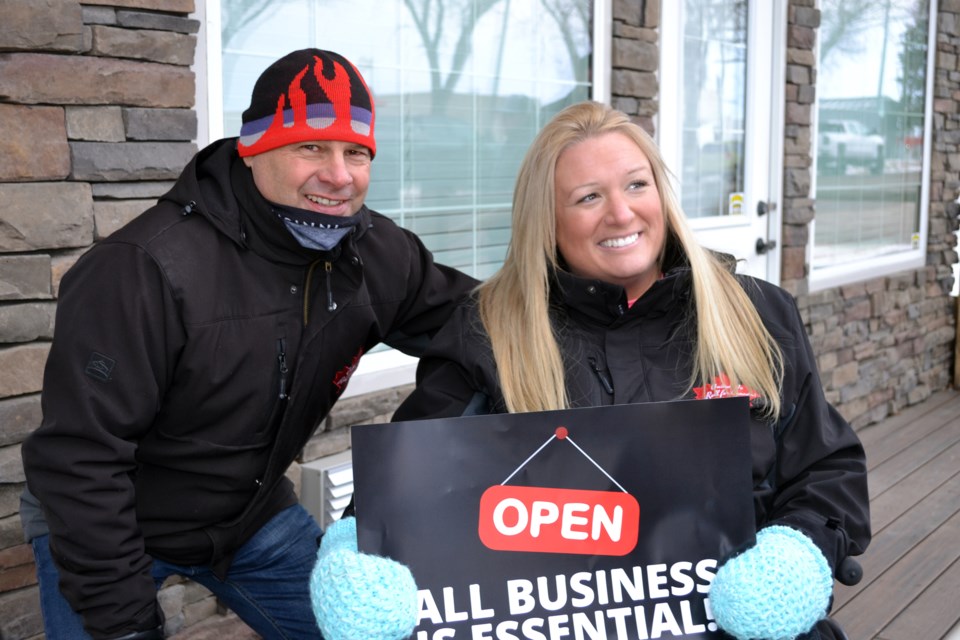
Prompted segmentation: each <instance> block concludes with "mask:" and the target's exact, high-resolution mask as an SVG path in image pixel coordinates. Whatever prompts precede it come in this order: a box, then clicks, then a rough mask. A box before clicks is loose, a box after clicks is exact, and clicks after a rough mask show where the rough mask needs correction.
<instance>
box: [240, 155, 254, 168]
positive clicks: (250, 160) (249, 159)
mask: <svg viewBox="0 0 960 640" xmlns="http://www.w3.org/2000/svg"><path fill="white" fill-rule="evenodd" d="M242 160H243V164H245V165H247V167H248V168H250V169H252V168H253V156H244V157H243V158H242Z"/></svg>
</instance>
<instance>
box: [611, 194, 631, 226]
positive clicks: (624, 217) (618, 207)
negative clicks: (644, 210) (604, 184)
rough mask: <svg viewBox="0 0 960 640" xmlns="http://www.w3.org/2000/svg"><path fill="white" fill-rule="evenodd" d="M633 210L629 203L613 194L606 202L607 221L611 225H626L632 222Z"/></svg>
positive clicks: (619, 195)
mask: <svg viewBox="0 0 960 640" xmlns="http://www.w3.org/2000/svg"><path fill="white" fill-rule="evenodd" d="M633 217H634V214H633V209H631V208H630V203H629V202H628V201H627V199H626V198H625V197H624V196H623V195H622V194H619V193H615V194H613V195H611V196H610V198H609V199H608V200H607V219H608V220H609V221H610V223H611V224H626V223H628V222H630V221H631V220H633Z"/></svg>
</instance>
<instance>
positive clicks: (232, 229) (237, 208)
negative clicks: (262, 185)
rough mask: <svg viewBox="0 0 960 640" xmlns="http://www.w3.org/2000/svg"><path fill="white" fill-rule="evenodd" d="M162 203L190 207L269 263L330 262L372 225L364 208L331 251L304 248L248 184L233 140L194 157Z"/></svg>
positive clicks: (213, 145)
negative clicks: (357, 220)
mask: <svg viewBox="0 0 960 640" xmlns="http://www.w3.org/2000/svg"><path fill="white" fill-rule="evenodd" d="M161 199H163V200H170V201H173V202H175V203H176V204H178V205H179V206H181V207H184V208H185V209H187V207H188V205H189V204H190V203H194V204H193V206H192V207H189V210H190V211H193V212H195V213H197V214H199V215H202V216H203V217H204V218H206V219H207V220H208V221H209V222H210V223H211V224H213V225H214V226H215V227H216V228H217V229H218V230H219V231H220V232H221V233H223V234H224V235H226V236H227V237H229V238H230V239H231V240H233V241H234V242H236V243H237V244H238V245H240V246H242V247H244V248H248V249H251V250H253V251H254V252H256V253H257V254H258V255H261V256H263V257H264V258H266V259H267V260H270V261H272V262H280V263H284V264H293V265H305V264H309V263H311V262H313V261H316V260H321V259H328V260H335V259H336V258H337V257H338V256H339V255H340V253H341V252H340V248H341V247H343V246H345V245H347V244H349V245H351V250H355V248H353V247H352V245H353V244H354V243H355V242H356V241H357V240H359V238H360V237H361V236H363V234H365V233H366V231H367V229H368V228H369V227H370V226H371V224H372V215H371V213H370V210H369V209H367V207H366V205H364V206H363V207H361V209H360V212H359V213H360V216H361V221H360V224H359V225H358V226H357V228H356V230H355V231H354V233H352V234H351V235H350V237H348V238H345V239H344V240H343V242H342V243H341V245H339V246H338V247H337V248H335V249H334V250H333V251H329V252H325V251H316V250H312V249H306V248H304V247H302V246H300V244H299V243H298V242H297V241H296V240H295V239H294V238H293V236H292V235H291V234H290V232H289V231H287V229H286V228H285V227H284V225H283V222H282V221H281V220H280V219H279V218H278V217H277V216H276V215H274V214H273V211H272V207H271V205H270V203H269V202H267V200H266V199H265V198H264V197H263V196H262V195H261V194H260V191H259V190H258V189H257V187H256V185H255V184H254V182H253V174H252V173H251V172H250V169H249V168H248V167H247V166H246V165H245V164H244V163H243V160H242V159H241V158H240V156H239V155H238V154H237V139H236V138H225V139H223V140H218V141H216V142H213V143H211V144H210V145H209V146H207V147H205V148H204V149H202V150H201V151H200V152H199V153H197V154H196V155H195V156H194V157H193V159H192V160H191V161H190V163H189V164H188V165H187V167H186V168H185V169H184V171H183V173H181V175H180V177H179V178H178V180H177V183H176V184H175V185H174V186H173V188H172V189H171V190H170V191H169V192H168V193H167V194H165V195H164V196H163V197H162V198H161Z"/></svg>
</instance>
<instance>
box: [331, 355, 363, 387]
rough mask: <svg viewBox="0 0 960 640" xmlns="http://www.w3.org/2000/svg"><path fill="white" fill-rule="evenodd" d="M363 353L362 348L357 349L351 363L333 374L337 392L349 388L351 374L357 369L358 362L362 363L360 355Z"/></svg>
mask: <svg viewBox="0 0 960 640" xmlns="http://www.w3.org/2000/svg"><path fill="white" fill-rule="evenodd" d="M362 355H363V349H360V350H359V351H357V355H355V356H353V360H352V361H351V362H350V364H348V365H347V366H345V367H344V368H343V369H340V371H337V373H336V375H334V376H333V386H335V387H336V388H337V393H343V390H344V389H346V388H347V383H348V382H350V376H352V375H353V372H354V371H356V370H357V364H359V363H360V356H362Z"/></svg>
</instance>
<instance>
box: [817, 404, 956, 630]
mask: <svg viewBox="0 0 960 640" xmlns="http://www.w3.org/2000/svg"><path fill="white" fill-rule="evenodd" d="M859 433H860V438H861V440H862V441H863V444H864V446H865V448H866V451H867V466H868V468H869V470H870V471H869V473H870V475H869V483H870V507H871V521H872V524H873V541H872V542H871V544H870V547H869V548H868V549H867V551H866V553H865V554H864V555H863V556H861V557H860V558H859V560H860V563H861V565H862V566H863V580H861V582H860V583H859V584H858V585H856V586H853V587H846V586H843V585H839V584H838V586H837V588H836V590H835V600H834V606H833V614H832V615H833V616H834V617H835V618H836V619H837V620H838V621H839V622H840V623H841V624H842V625H843V627H844V630H845V631H846V633H847V635H848V636H849V637H850V640H939V639H942V638H950V640H960V392H957V391H953V390H950V391H943V392H940V393H938V394H936V395H934V396H932V397H931V398H929V399H928V400H926V401H924V402H923V403H922V404H920V405H916V406H914V407H910V408H908V409H906V410H905V411H903V412H902V413H901V414H899V415H897V416H894V417H892V418H889V419H887V420H885V421H884V422H881V423H879V424H876V425H871V426H869V427H866V428H864V429H862V430H861V431H860V432H859Z"/></svg>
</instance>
